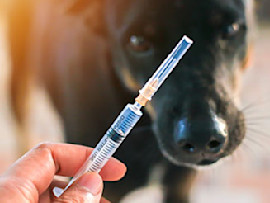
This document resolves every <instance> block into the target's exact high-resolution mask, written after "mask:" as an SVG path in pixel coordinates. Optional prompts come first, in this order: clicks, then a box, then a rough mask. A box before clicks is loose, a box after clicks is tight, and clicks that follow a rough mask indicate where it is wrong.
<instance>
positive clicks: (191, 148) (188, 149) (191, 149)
mask: <svg viewBox="0 0 270 203" xmlns="http://www.w3.org/2000/svg"><path fill="white" fill-rule="evenodd" d="M183 150H184V151H186V152H190V153H192V152H195V147H194V146H193V145H192V144H185V145H184V146H183Z"/></svg>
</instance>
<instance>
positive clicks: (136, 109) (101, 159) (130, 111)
mask: <svg viewBox="0 0 270 203" xmlns="http://www.w3.org/2000/svg"><path fill="white" fill-rule="evenodd" d="M192 43H193V41H192V40H191V39H189V38H188V37H187V36H184V37H183V38H182V40H181V41H180V42H179V43H178V44H177V45H176V47H175V48H174V49H173V51H172V52H171V53H170V54H169V56H168V57H167V58H166V59H165V60H164V61H163V63H162V64H161V65H160V66H159V68H158V69H157V71H156V72H155V73H154V75H153V76H152V77H151V78H150V79H149V81H148V82H147V83H146V84H145V85H144V87H143V88H142V89H141V90H140V91H139V96H138V97H137V98H136V99H135V103H134V104H128V105H127V106H126V107H125V108H124V110H123V111H122V112H121V113H120V115H119V116H118V117H117V119H116V120H115V122H114V123H113V124H112V126H111V127H110V128H109V130H108V131H107V132H106V134H105V135H104V136H103V138H102V139H101V140H100V142H99V143H98V144H97V146H96V147H95V149H94V150H93V152H92V154H91V155H90V156H89V158H88V159H87V161H86V162H85V163H84V165H83V166H82V167H81V168H80V169H79V171H78V172H77V173H76V174H75V176H74V177H73V178H72V179H71V181H70V182H69V183H68V185H67V186H66V187H65V188H64V189H61V188H58V187H55V188H54V195H55V196H57V197H59V196H61V195H62V194H63V193H64V192H65V191H66V190H67V189H68V188H69V187H70V186H71V185H72V184H73V183H74V181H76V180H77V179H78V178H79V177H81V176H82V175H83V174H84V173H86V172H99V171H100V170H101V168H102V167H103V166H104V165H105V164H106V163H107V161H108V160H109V158H111V157H112V155H113V154H114V153H115V151H116V149H117V148H118V147H119V146H120V144H121V143H122V142H123V141H124V139H125V138H126V136H127V135H128V134H129V133H130V131H131V130H132V128H133V127H134V126H135V125H136V123H137V122H138V121H139V119H140V118H141V116H142V115H143V113H142V112H141V111H140V110H141V108H142V107H143V106H145V105H146V103H147V102H148V101H150V100H151V99H152V97H153V96H154V94H155V93H156V92H157V91H158V88H159V87H160V86H161V85H162V83H163V82H164V81H165V79H166V78H167V77H168V76H169V74H170V73H171V72H172V71H173V69H174V68H175V67H176V65H177V64H178V62H179V61H180V60H181V59H182V57H183V55H184V54H185V53H186V52H187V50H188V49H189V48H190V46H191V45H192Z"/></svg>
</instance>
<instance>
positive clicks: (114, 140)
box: [87, 104, 143, 172]
mask: <svg viewBox="0 0 270 203" xmlns="http://www.w3.org/2000/svg"><path fill="white" fill-rule="evenodd" d="M142 115H143V114H142V112H141V111H140V110H139V109H137V108H135V107H134V105H131V104H128V105H127V106H126V107H125V108H124V110H123V111H122V112H121V113H120V115H119V116H118V117H117V119H116V120H115V122H114V123H113V124H112V126H111V127H110V129H109V130H108V131H107V132H106V134H105V135H104V136H103V138H102V139H101V141H100V142H99V143H98V144H97V146H96V148H95V149H94V151H93V152H92V154H91V156H90V157H89V160H88V161H87V162H88V167H87V171H92V172H99V171H100V170H101V168H102V167H103V166H104V165H105V164H106V163H107V161H108V159H109V158H110V157H111V156H112V155H113V154H114V153H115V151H116V149H117V148H118V147H119V146H120V144H121V143H122V142H123V141H124V139H125V137H126V136H127V135H128V134H129V133H130V131H131V130H132V128H133V127H134V126H135V125H136V123H137V122H138V121H139V119H140V118H141V116H142Z"/></svg>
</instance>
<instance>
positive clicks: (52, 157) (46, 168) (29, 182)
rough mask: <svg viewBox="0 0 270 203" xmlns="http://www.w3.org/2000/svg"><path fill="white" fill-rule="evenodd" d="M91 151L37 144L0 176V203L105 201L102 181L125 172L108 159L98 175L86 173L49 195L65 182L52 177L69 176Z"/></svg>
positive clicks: (118, 164)
mask: <svg viewBox="0 0 270 203" xmlns="http://www.w3.org/2000/svg"><path fill="white" fill-rule="evenodd" d="M92 150H93V149H91V148H88V147H84V146H79V145H71V144H41V145H39V146H37V147H35V148H34V149H32V150H30V151H29V152H28V153H26V154H25V155H24V156H23V157H22V158H20V159H19V160H17V161H16V162H15V163H14V164H13V165H12V166H11V167H10V168H9V169H8V171H7V172H6V173H5V174H3V175H2V176H1V177H0V202H7V203H8V202H90V203H97V202H104V203H105V202H108V200H106V199H105V198H102V197H101V194H102V190H103V182H102V180H104V181H117V180H119V179H121V178H122V177H123V176H124V175H125V172H126V167H125V165H124V164H123V163H121V162H120V161H118V160H117V159H115V158H111V159H110V160H109V161H108V162H107V164H106V165H105V166H104V167H103V169H102V170H101V172H100V173H99V174H97V173H86V174H84V175H83V176H82V177H81V178H79V179H78V180H77V181H76V182H75V183H74V184H73V185H72V186H71V187H70V188H69V189H68V190H67V191H66V192H65V193H64V194H63V195H62V196H61V197H59V198H56V197H54V195H53V192H52V190H53V188H54V187H55V186H57V187H60V188H64V187H65V186H66V185H67V182H63V181H56V180H54V176H55V175H59V176H67V177H71V176H73V175H74V174H75V173H76V172H77V170H78V169H79V168H80V167H81V166H82V165H83V163H84V161H85V160H86V159H87V158H88V156H89V155H90V154H91V152H92Z"/></svg>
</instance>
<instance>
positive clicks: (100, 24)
mask: <svg viewBox="0 0 270 203" xmlns="http://www.w3.org/2000/svg"><path fill="white" fill-rule="evenodd" d="M104 9H105V5H104V0H75V1H74V2H73V3H72V4H71V6H70V7H69V8H68V10H67V13H68V14H69V15H77V16H78V15H81V16H83V18H84V20H85V22H86V24H87V26H89V27H90V28H91V30H92V31H94V32H95V33H96V34H98V35H99V36H105V35H106V31H107V30H106V24H105V11H104Z"/></svg>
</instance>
